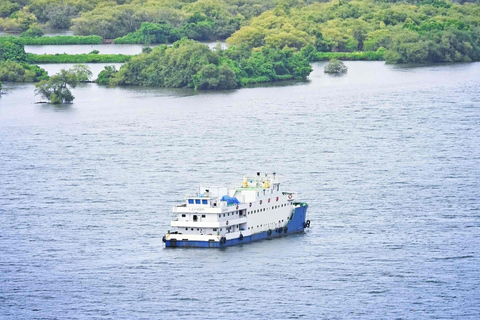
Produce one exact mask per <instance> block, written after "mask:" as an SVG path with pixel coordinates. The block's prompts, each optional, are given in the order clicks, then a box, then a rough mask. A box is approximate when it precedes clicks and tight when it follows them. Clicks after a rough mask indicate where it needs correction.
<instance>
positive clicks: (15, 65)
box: [0, 60, 48, 82]
mask: <svg viewBox="0 0 480 320" xmlns="http://www.w3.org/2000/svg"><path fill="white" fill-rule="evenodd" d="M47 78H48V75H47V72H46V71H45V70H44V69H42V68H40V67H39V66H32V65H29V64H27V63H22V62H15V61H11V60H8V61H3V62H0V80H1V81H10V82H36V81H40V80H43V79H47Z"/></svg>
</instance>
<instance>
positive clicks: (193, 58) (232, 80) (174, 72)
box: [97, 39, 312, 89]
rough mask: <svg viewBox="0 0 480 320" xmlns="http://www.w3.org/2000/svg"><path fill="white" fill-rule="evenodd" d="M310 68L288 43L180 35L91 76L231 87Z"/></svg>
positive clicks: (302, 74) (301, 74)
mask: <svg viewBox="0 0 480 320" xmlns="http://www.w3.org/2000/svg"><path fill="white" fill-rule="evenodd" d="M311 71H312V68H311V66H310V65H309V64H308V61H307V60H306V59H305V58H304V57H303V56H302V55H301V54H300V53H298V52H295V50H293V49H289V48H285V49H283V50H278V49H268V48H263V49H262V50H258V51H253V50H252V49H250V48H248V47H246V46H242V47H230V48H228V49H227V50H224V51H222V50H219V49H217V50H211V49H210V48H208V46H206V45H204V44H201V43H198V42H196V41H193V40H188V39H182V40H180V41H177V42H175V43H174V45H173V46H172V47H167V46H165V45H162V46H159V47H156V48H154V49H153V50H152V52H151V53H149V54H145V53H144V54H141V55H139V56H136V57H134V58H132V59H131V60H130V61H129V62H127V63H126V64H125V65H123V66H122V67H121V68H120V70H119V71H118V72H116V70H112V69H108V70H104V71H102V72H103V73H102V74H101V76H99V79H98V80H97V81H98V83H108V84H111V85H143V86H159V87H176V88H178V87H189V88H196V89H232V88H236V87H239V86H242V85H247V84H252V83H260V82H270V81H280V80H287V79H305V78H306V77H307V76H308V75H309V74H310V72H311Z"/></svg>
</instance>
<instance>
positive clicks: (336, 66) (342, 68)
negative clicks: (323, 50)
mask: <svg viewBox="0 0 480 320" xmlns="http://www.w3.org/2000/svg"><path fill="white" fill-rule="evenodd" d="M347 70H348V68H347V66H346V65H344V64H343V62H342V61H340V60H335V59H332V60H330V62H329V63H328V65H326V66H325V68H324V70H323V71H324V72H325V73H332V74H341V73H347Z"/></svg>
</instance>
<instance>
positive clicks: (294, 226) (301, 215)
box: [165, 205, 308, 248]
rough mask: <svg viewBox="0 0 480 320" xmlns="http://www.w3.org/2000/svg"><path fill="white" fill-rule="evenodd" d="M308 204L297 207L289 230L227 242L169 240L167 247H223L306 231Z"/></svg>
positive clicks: (289, 224)
mask: <svg viewBox="0 0 480 320" xmlns="http://www.w3.org/2000/svg"><path fill="white" fill-rule="evenodd" d="M307 208H308V206H307V205H304V206H301V207H297V208H295V212H294V214H293V217H292V220H290V221H289V222H288V224H287V232H286V233H285V232H283V231H282V232H281V233H279V232H275V230H272V234H271V235H268V231H264V232H260V233H256V234H253V235H251V236H244V237H243V239H242V240H240V239H239V238H236V239H230V240H227V242H225V243H220V242H218V241H186V240H167V241H166V242H165V246H166V247H173V248H178V247H189V248H223V247H229V246H235V245H239V244H244V243H249V242H253V241H259V240H263V239H273V238H279V237H284V236H286V235H289V234H292V233H299V232H303V231H304V223H305V218H306V215H307Z"/></svg>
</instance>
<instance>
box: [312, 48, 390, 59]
mask: <svg viewBox="0 0 480 320" xmlns="http://www.w3.org/2000/svg"><path fill="white" fill-rule="evenodd" d="M384 54H385V49H384V48H379V49H378V50H377V51H356V52H317V53H316V54H315V55H314V59H312V60H311V61H322V60H332V59H336V60H367V61H376V60H384Z"/></svg>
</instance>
